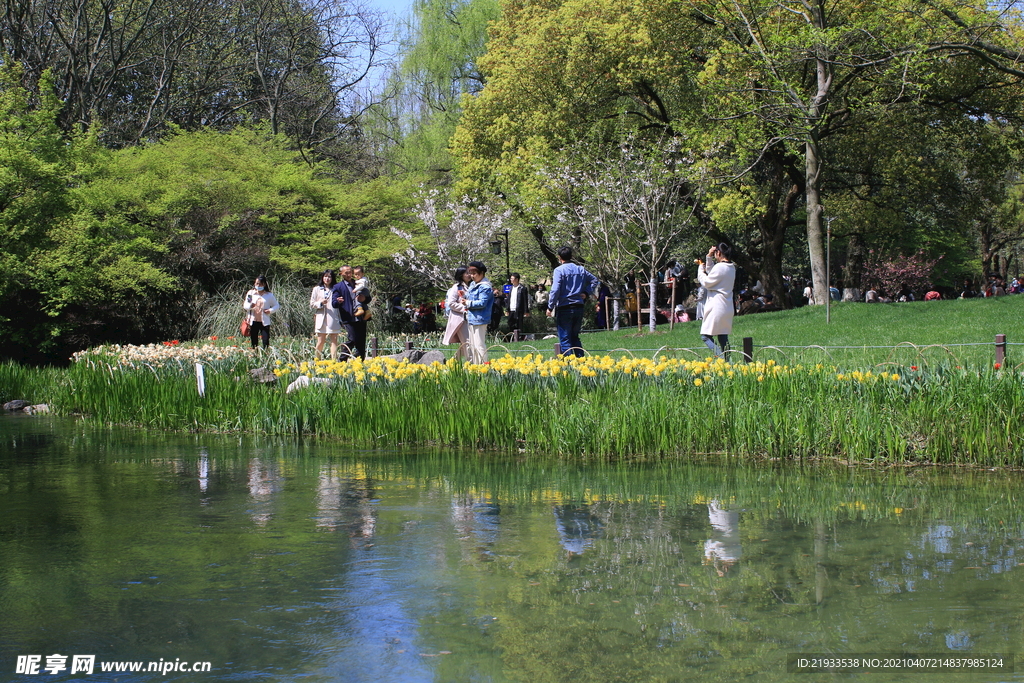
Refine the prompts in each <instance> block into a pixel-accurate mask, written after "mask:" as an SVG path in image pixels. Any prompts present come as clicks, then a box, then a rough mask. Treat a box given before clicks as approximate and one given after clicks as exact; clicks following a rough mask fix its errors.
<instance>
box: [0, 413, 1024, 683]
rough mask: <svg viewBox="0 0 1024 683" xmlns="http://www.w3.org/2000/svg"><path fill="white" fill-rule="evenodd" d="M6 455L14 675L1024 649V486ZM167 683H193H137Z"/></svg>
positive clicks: (542, 668) (322, 670) (440, 457)
mask: <svg viewBox="0 0 1024 683" xmlns="http://www.w3.org/2000/svg"><path fill="white" fill-rule="evenodd" d="M47 424H50V425H51V426H50V427H46V429H47V430H48V431H46V432H45V433H41V434H37V435H33V433H32V430H41V429H43V428H44V427H45V426H46V425H47ZM0 434H2V443H3V444H5V445H6V446H8V448H7V450H6V451H5V452H4V453H2V454H0V605H2V606H3V609H0V633H2V634H3V637H2V638H0V663H3V662H11V661H14V660H15V658H16V656H17V655H20V654H50V653H53V652H61V653H64V652H65V651H67V652H68V653H70V654H76V653H78V654H96V655H97V657H98V659H108V660H111V659H147V660H149V659H152V660H158V659H160V658H165V659H167V658H170V659H172V660H173V659H174V658H176V657H180V658H182V659H185V658H186V657H187V658H189V659H191V660H203V661H205V660H208V661H211V662H213V664H214V671H213V672H212V673H211V674H210V675H208V676H204V678H203V680H204V681H217V680H224V681H227V680H254V679H256V678H262V679H268V680H275V681H299V680H302V681H307V680H312V681H320V680H323V681H371V680H372V681H380V680H387V681H492V682H501V681H518V680H528V681H530V683H541V682H543V681H552V682H555V681H559V682H560V681H566V680H572V681H574V683H575V682H577V681H608V680H666V681H668V680H689V679H695V678H700V679H701V680H704V681H733V680H739V679H749V680H759V681H761V680H766V681H774V680H797V681H802V680H805V677H799V676H797V677H791V676H790V675H788V674H787V673H786V671H785V656H786V654H787V653H789V652H833V653H844V652H845V653H856V652H862V653H863V652H881V653H885V652H900V651H910V652H957V653H963V652H970V653H996V652H1004V651H1013V650H1018V649H1021V648H1020V646H1021V645H1022V642H1021V641H1022V634H1021V629H1020V626H1019V624H1020V621H1019V616H1018V615H1019V614H1020V612H1021V611H1022V609H1024V589H1022V587H1021V582H1020V581H1018V580H1017V578H1018V577H1017V576H1016V574H1017V573H1018V572H1020V571H1022V569H1024V567H1021V563H1019V562H1018V559H1019V557H1020V550H1021V549H1022V548H1024V540H1022V536H1024V517H1022V513H1021V511H1020V510H1018V508H1017V506H1016V505H1015V504H1014V502H1013V501H1014V500H1015V499H1014V497H1013V496H1014V492H1015V491H1016V489H1017V487H1018V486H1019V483H1020V482H1019V475H1016V474H1012V473H969V474H966V475H963V474H958V475H956V476H953V475H950V474H946V473H942V472H930V473H923V474H922V473H916V474H911V475H908V474H905V473H903V472H891V473H882V474H872V473H868V472H863V473H856V472H855V473H850V472H847V471H845V470H843V471H840V472H828V471H822V470H816V471H801V470H796V469H776V470H765V469H757V468H752V469H741V468H736V467H729V468H717V467H710V466H706V465H685V464H676V463H674V464H671V465H659V466H655V467H641V466H636V467H628V466H614V467H612V466H594V467H582V466H580V467H576V466H572V465H568V464H566V463H529V462H524V461H520V460H511V459H510V460H504V459H501V458H498V457H495V456H486V457H483V458H481V457H479V456H477V455H475V454H464V455H458V456H456V455H453V454H430V453H416V454H379V453H374V454H365V455H352V454H351V451H350V449H347V448H344V447H341V446H337V445H329V444H308V443H303V444H293V443H288V442H268V441H261V442H254V441H249V440H243V441H242V443H239V442H238V440H235V441H231V440H221V439H217V438H214V437H209V436H168V435H147V434H145V433H141V432H131V431H124V432H116V431H103V430H98V431H91V430H89V429H86V428H85V427H83V426H81V425H77V424H75V423H62V422H60V421H53V422H50V423H44V422H30V421H18V420H15V421H9V422H2V421H0ZM197 500H198V504H197ZM741 568H742V571H741ZM11 671H12V670H11V669H10V668H8V669H7V670H0V681H5V680H19V681H21V680H25V681H28V680H32V679H31V678H29V677H24V676H22V677H19V676H16V675H13V674H12V673H11ZM1015 676H1016V680H1019V679H1020V676H1019V675H1016V674H1014V675H1009V676H1005V675H1004V676H1000V675H996V674H992V675H987V674H985V675H977V674H975V675H973V676H971V677H968V678H965V679H963V680H972V681H973V680H982V681H1001V680H1011V679H1014V677H1015ZM158 679H159V680H189V679H187V678H183V677H179V678H177V679H175V678H174V676H173V675H169V676H167V677H160V676H156V677H149V678H147V677H146V676H141V677H138V678H133V680H143V681H149V680H158ZM97 680H103V679H102V678H100V677H97ZM108 680H109V679H108ZM807 680H809V679H807ZM877 680H883V679H881V678H879V679H877ZM892 680H895V679H892ZM944 680H947V679H946V678H944ZM953 680H955V678H954V679H953Z"/></svg>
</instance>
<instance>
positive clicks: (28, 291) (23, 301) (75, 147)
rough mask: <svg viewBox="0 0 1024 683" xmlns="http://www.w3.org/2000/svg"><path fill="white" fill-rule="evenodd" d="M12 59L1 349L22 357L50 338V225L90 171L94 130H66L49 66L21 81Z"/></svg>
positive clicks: (4, 106) (2, 70) (5, 95)
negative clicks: (33, 86) (32, 84)
mask: <svg viewBox="0 0 1024 683" xmlns="http://www.w3.org/2000/svg"><path fill="white" fill-rule="evenodd" d="M23 79H24V71H23V69H22V68H21V67H20V65H17V64H5V65H3V66H2V67H0V297H2V298H3V300H4V301H5V302H6V305H5V306H4V307H3V311H0V338H2V339H3V346H2V347H0V355H2V356H8V357H15V358H22V357H25V356H26V355H31V354H32V353H33V351H34V350H40V349H42V350H46V349H47V348H48V347H50V346H51V345H52V344H53V336H54V335H53V334H52V332H53V330H52V329H51V322H52V319H51V314H52V313H53V310H52V308H50V307H49V306H48V305H47V303H48V302H47V301H46V298H45V297H44V296H41V295H40V292H39V290H38V289H37V288H36V285H37V284H38V283H39V282H40V278H39V268H40V265H41V264H44V263H46V261H47V259H46V257H45V255H46V254H47V253H49V250H50V249H51V248H52V241H51V236H50V234H49V231H50V230H51V229H52V228H53V227H54V226H55V225H58V224H60V223H61V222H62V221H64V220H66V219H67V217H68V216H69V215H70V214H71V212H72V210H73V201H72V197H71V188H72V186H73V185H75V184H77V183H79V182H82V181H84V180H85V179H87V178H88V177H89V173H90V159H91V156H92V154H93V152H94V150H95V135H93V134H89V133H77V134H73V135H70V136H66V135H65V134H64V133H63V132H62V131H61V130H60V127H59V126H58V116H59V112H60V101H59V100H58V99H57V97H56V95H55V93H54V88H53V82H52V79H51V77H50V74H49V73H48V72H45V73H43V74H42V75H41V77H40V79H39V84H38V89H37V90H34V91H33V90H30V89H28V88H25V87H24V86H23V85H22V81H23Z"/></svg>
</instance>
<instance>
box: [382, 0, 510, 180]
mask: <svg viewBox="0 0 1024 683" xmlns="http://www.w3.org/2000/svg"><path fill="white" fill-rule="evenodd" d="M499 16H500V8H499V4H498V0H417V1H416V2H415V3H414V4H413V6H412V16H411V17H410V19H409V21H408V23H407V24H406V25H405V27H404V29H403V31H404V35H403V36H402V38H401V40H400V45H399V54H400V60H399V62H398V64H397V65H396V67H395V70H394V72H393V73H392V75H391V77H390V79H389V83H388V92H389V96H388V98H387V99H386V100H385V102H383V103H382V104H381V105H379V106H376V107H375V108H374V112H375V114H376V115H377V116H375V122H374V124H373V125H375V126H377V127H383V130H384V131H385V132H384V134H385V135H386V136H387V137H389V138H391V139H392V144H391V145H390V146H389V152H388V154H387V156H389V157H390V159H391V160H392V161H393V162H394V164H395V165H396V166H397V167H398V168H399V169H400V170H401V171H403V172H411V173H423V172H425V173H430V174H435V175H436V174H440V175H441V176H442V177H446V176H447V174H448V173H449V172H450V171H451V168H452V162H451V156H450V154H449V152H448V146H449V143H450V142H451V137H452V133H453V132H454V131H455V126H456V124H457V123H458V120H459V116H460V115H461V112H462V105H461V101H462V97H463V95H473V94H476V93H478V92H480V90H481V89H482V88H483V87H484V81H485V79H484V75H483V73H482V72H481V71H480V69H479V68H477V64H476V63H477V60H478V59H479V58H480V56H481V55H483V54H484V51H485V49H486V44H487V26H488V24H489V23H490V22H492V21H495V20H497V19H498V17H499Z"/></svg>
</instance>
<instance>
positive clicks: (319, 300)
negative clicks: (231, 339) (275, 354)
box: [242, 266, 373, 358]
mask: <svg viewBox="0 0 1024 683" xmlns="http://www.w3.org/2000/svg"><path fill="white" fill-rule="evenodd" d="M338 276H339V278H337V279H336V278H335V275H334V271H333V270H325V271H324V272H323V273H321V275H320V282H319V284H317V286H316V287H314V288H313V291H312V292H310V295H309V307H310V309H311V310H312V311H313V328H314V329H313V331H314V333H315V334H316V352H317V355H318V356H319V355H320V354H321V353H323V348H324V346H325V345H326V344H327V343H328V342H330V353H331V358H337V357H338V349H339V343H338V335H340V334H341V333H342V332H345V334H346V340H345V342H344V343H343V352H342V355H341V357H342V358H356V357H358V358H365V357H366V324H367V321H369V320H370V318H371V317H372V315H373V314H372V312H371V310H370V302H371V301H372V300H373V295H372V294H371V293H370V281H369V279H368V278H367V277H366V274H365V273H364V272H363V269H362V268H360V267H355V268H353V267H352V266H342V267H341V268H339V269H338ZM280 308H281V305H280V304H279V303H278V301H277V298H275V297H274V294H273V293H272V292H271V291H270V283H269V282H268V281H267V278H266V276H264V275H260V276H258V277H257V278H256V280H255V281H254V282H253V286H252V288H251V289H250V290H249V291H248V292H246V293H245V298H244V299H243V301H242V309H243V310H244V311H245V316H244V317H243V319H242V331H243V333H244V334H248V336H249V341H250V343H251V344H252V348H254V349H255V348H257V347H258V346H259V343H260V341H261V340H262V342H263V348H267V347H268V346H270V328H271V322H272V320H273V315H274V313H276V312H277V311H278V310H280Z"/></svg>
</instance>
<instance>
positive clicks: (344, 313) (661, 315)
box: [242, 243, 1024, 363]
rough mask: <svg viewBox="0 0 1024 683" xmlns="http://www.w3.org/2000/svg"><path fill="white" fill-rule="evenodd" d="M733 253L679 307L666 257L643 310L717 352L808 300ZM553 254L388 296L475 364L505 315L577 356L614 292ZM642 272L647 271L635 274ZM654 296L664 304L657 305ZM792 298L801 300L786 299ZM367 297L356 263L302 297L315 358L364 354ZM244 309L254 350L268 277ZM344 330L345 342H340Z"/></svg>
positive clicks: (1021, 279) (678, 285)
mask: <svg viewBox="0 0 1024 683" xmlns="http://www.w3.org/2000/svg"><path fill="white" fill-rule="evenodd" d="M731 253H732V252H731V248H730V246H729V245H727V244H724V243H722V244H717V245H714V246H712V247H711V248H710V249H709V250H708V253H707V255H706V256H705V258H704V259H703V260H701V259H697V260H695V261H694V263H695V265H696V283H697V287H696V288H695V289H693V290H692V291H689V293H688V294H687V296H686V298H685V299H684V300H683V301H681V302H680V303H678V304H676V303H675V301H676V296H677V293H678V292H679V291H680V290H681V291H683V292H687V291H688V290H690V287H691V286H692V284H693V281H692V280H690V275H689V270H688V268H687V267H686V266H685V265H684V264H683V263H682V262H680V261H676V260H673V261H669V262H668V264H667V265H666V266H665V269H664V271H663V272H660V273H659V274H658V278H659V282H660V283H661V284H662V285H663V286H662V288H661V289H660V290H658V291H659V292H665V291H667V292H671V294H670V295H665V294H659V300H658V301H656V302H655V305H654V306H651V307H650V308H648V309H646V310H647V311H649V312H650V313H653V314H654V315H656V316H657V317H658V319H659V320H658V321H659V322H667V319H668V316H672V319H673V320H674V321H675V322H689V321H694V320H696V321H699V322H700V323H701V326H700V335H701V339H702V341H703V342H704V344H705V345H706V346H707V347H708V349H709V350H710V351H711V352H712V353H714V354H715V355H717V356H723V355H724V354H725V353H726V352H727V350H728V344H729V334H730V333H731V331H732V322H733V317H734V316H736V315H750V314H753V313H764V312H771V311H777V310H780V309H782V308H789V307H791V306H793V305H807V304H813V303H815V302H814V290H813V287H812V286H811V284H810V282H807V281H801V280H792V279H789V278H784V291H785V293H786V295H787V296H788V297H789V298H790V299H791V301H789V302H783V304H784V305H781V306H780V305H778V303H777V302H776V300H775V297H774V295H773V294H772V293H770V292H767V291H765V288H764V287H763V286H762V284H761V282H760V281H755V282H754V283H753V284H752V285H749V286H743V287H740V288H737V286H736V285H737V281H738V280H742V281H746V278H745V276H743V274H742V271H739V269H738V268H737V267H736V265H735V264H734V263H733V262H732V259H731ZM558 260H559V265H558V266H557V267H556V268H555V269H554V271H553V272H552V277H551V286H550V290H549V288H548V287H547V286H545V284H543V283H542V284H537V285H534V286H532V287H531V286H528V285H526V284H523V283H522V281H521V278H520V275H519V273H512V274H511V275H510V277H509V281H508V283H507V284H506V285H504V287H497V286H494V285H493V284H492V283H491V281H490V280H489V279H488V278H487V266H486V265H485V264H484V263H483V262H481V261H471V262H470V263H468V264H466V265H465V266H460V267H459V268H457V269H456V270H455V271H454V273H453V280H454V282H453V284H452V285H451V287H450V288H449V289H448V291H447V293H446V295H445V298H444V301H443V302H440V303H439V304H432V303H429V302H425V301H424V302H421V303H420V305H419V306H418V308H414V307H412V306H411V305H406V306H402V304H401V297H400V296H396V297H395V298H394V299H392V301H391V306H392V309H393V311H392V312H398V313H406V314H408V315H409V317H410V319H411V320H412V321H413V325H414V331H416V332H436V331H438V322H437V320H438V314H439V313H441V314H443V315H444V316H445V317H446V318H447V321H446V324H445V325H444V333H443V337H442V340H443V343H445V344H458V348H457V349H456V352H455V356H456V357H457V358H461V359H464V360H467V361H470V362H473V363H485V362H487V344H486V339H487V334H488V333H489V332H490V333H493V332H496V331H497V330H498V326H499V324H500V323H501V321H502V319H503V318H504V319H507V323H508V330H509V332H510V333H514V332H517V331H522V330H523V329H524V327H525V325H526V320H527V319H528V318H529V317H530V316H531V315H534V314H536V315H538V316H541V317H543V316H547V317H549V318H553V319H554V322H555V328H556V330H557V336H558V343H559V348H560V350H561V352H562V353H563V354H564V355H577V356H580V355H583V345H582V342H581V340H580V333H581V331H582V327H583V318H584V310H585V305H586V304H587V303H588V302H593V304H594V312H595V318H596V321H595V322H596V326H597V328H598V329H601V328H606V327H611V326H612V325H613V322H614V321H613V316H612V315H611V312H612V310H613V306H611V301H612V300H613V295H612V291H611V289H610V288H609V287H608V285H607V284H606V283H604V282H601V281H599V280H598V278H597V277H595V276H594V275H593V274H591V273H589V272H588V271H587V270H586V269H585V268H583V267H582V266H580V265H578V264H576V263H574V262H573V254H572V249H570V248H569V247H563V248H562V249H560V250H559V252H558ZM640 277H641V278H643V277H645V276H644V274H640ZM751 280H753V278H751ZM638 284H639V283H638V282H637V276H636V275H635V274H634V273H633V272H630V273H628V274H627V276H626V279H625V282H624V283H623V285H624V286H623V290H624V292H620V294H621V296H618V297H614V298H617V299H618V300H619V301H623V302H624V304H625V310H626V313H627V315H629V316H630V318H631V319H632V321H633V322H634V324H637V323H638V322H639V315H640V306H639V303H638V302H639V301H640V299H639V297H638V296H637V292H641V290H640V288H639V287H638ZM1020 293H1024V276H1017V277H1015V278H1013V279H1012V281H1011V282H1010V283H1009V284H1007V283H1006V281H1005V280H1004V279H1003V278H1001V277H1000V276H998V275H995V274H993V275H991V276H989V278H988V279H987V282H986V284H985V286H984V287H980V288H977V289H975V287H974V285H973V283H972V282H971V281H970V280H964V282H963V285H962V287H961V288H960V290H959V292H953V291H949V292H946V294H945V297H944V296H943V293H942V292H940V291H939V290H938V289H930V290H929V291H928V292H927V293H925V294H924V295H923V299H924V300H925V301H932V300H937V299H942V298H952V297H953V296H957V297H959V298H972V297H980V296H985V297H988V296H1003V295H1006V294H1020ZM661 296H665V298H666V300H665V301H662V300H661ZM829 296H830V297H831V298H833V299H834V300H837V301H838V300H839V298H840V296H839V290H838V289H836V288H835V287H830V288H829ZM793 297H797V299H798V300H792V299H793ZM372 298H373V297H372V294H371V293H370V286H369V280H368V279H367V277H366V275H365V273H364V272H363V269H362V268H360V267H354V268H353V267H351V266H348V265H345V266H342V267H341V268H339V270H338V277H337V278H335V274H334V271H332V270H325V271H324V272H323V273H322V274H321V276H320V282H319V283H318V284H317V286H316V287H314V288H313V291H312V292H311V293H310V300H309V306H310V309H312V311H313V314H314V332H315V334H316V352H317V355H318V356H319V355H320V354H322V353H323V350H324V347H325V346H326V345H327V344H328V342H329V344H330V357H331V358H338V357H339V355H338V353H339V349H340V350H341V356H340V358H365V357H366V326H367V321H368V320H369V319H370V318H371V316H372V313H371V310H370V302H371V300H372ZM863 300H864V301H865V302H867V303H884V302H891V301H914V300H915V293H914V292H913V291H912V290H911V288H910V287H907V286H905V285H904V286H902V287H900V288H899V289H898V290H896V291H895V293H894V294H892V295H891V296H890V295H888V294H887V293H886V292H885V291H884V290H882V289H881V288H874V287H869V288H868V289H867V291H866V292H865V293H864V298H863ZM662 305H667V309H665V310H662V309H661V308H659V306H662ZM242 307H243V309H244V311H245V317H244V319H243V325H242V328H243V334H245V335H248V336H249V338H250V342H251V344H252V347H253V348H257V347H258V346H259V343H260V341H262V343H263V346H264V348H266V347H267V346H269V343H270V328H271V322H272V320H273V316H274V313H276V312H277V311H278V310H279V309H280V304H279V302H278V301H277V299H276V298H275V297H274V294H273V293H272V292H271V290H270V284H269V282H268V281H267V278H266V277H265V276H263V275H260V276H259V277H257V278H256V280H255V281H254V282H253V285H252V288H251V289H250V290H249V291H248V292H246V294H245V298H244V300H243V303H242ZM650 313H649V314H650ZM662 319H664V320H662ZM342 332H344V333H345V334H346V338H345V341H344V342H343V343H339V335H340V334H341V333H342Z"/></svg>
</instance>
